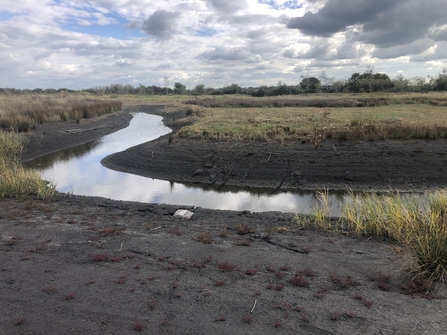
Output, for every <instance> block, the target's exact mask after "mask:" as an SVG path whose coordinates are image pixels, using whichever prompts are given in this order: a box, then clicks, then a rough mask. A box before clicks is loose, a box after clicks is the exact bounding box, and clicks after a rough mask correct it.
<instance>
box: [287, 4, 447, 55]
mask: <svg viewBox="0 0 447 335" xmlns="http://www.w3.org/2000/svg"><path fill="white" fill-rule="evenodd" d="M446 17H447V6H446V4H445V0H431V1H425V0H393V1H389V0H328V2H327V3H326V4H325V6H324V7H322V8H321V9H320V10H319V11H318V12H316V13H311V12H307V13H306V14H305V15H304V16H303V17H297V18H292V19H290V20H289V22H288V24H287V27H288V28H292V29H299V30H300V31H301V32H302V33H303V34H306V35H312V36H331V35H333V34H334V33H337V32H344V33H345V36H346V38H347V39H349V40H350V41H358V42H362V43H367V44H373V45H375V46H377V47H380V48H381V49H382V50H383V49H385V48H394V47H396V46H399V45H406V44H409V43H413V42H414V41H415V40H419V39H422V38H426V37H431V38H432V39H433V40H436V41H439V40H446V39H447V32H446V31H445V30H441V29H438V30H435V31H434V32H432V33H431V34H430V33H429V31H430V29H431V28H432V27H434V26H435V27H436V26H440V25H441V24H445V18H446ZM352 26H355V28H354V29H353V28H352ZM389 53H390V54H391V53H393V54H397V53H396V52H395V51H393V50H391V51H389ZM402 55H403V53H402Z"/></svg>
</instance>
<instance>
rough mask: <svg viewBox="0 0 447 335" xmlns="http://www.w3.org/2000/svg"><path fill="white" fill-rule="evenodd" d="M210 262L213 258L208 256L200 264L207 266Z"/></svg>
mask: <svg viewBox="0 0 447 335" xmlns="http://www.w3.org/2000/svg"><path fill="white" fill-rule="evenodd" d="M212 260H213V256H208V257H205V258H204V259H203V261H202V263H203V264H208V263H211V261H212Z"/></svg>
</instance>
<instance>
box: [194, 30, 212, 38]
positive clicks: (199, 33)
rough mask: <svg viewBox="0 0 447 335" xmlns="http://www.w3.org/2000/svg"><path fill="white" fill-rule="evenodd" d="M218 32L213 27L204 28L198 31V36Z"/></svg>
mask: <svg viewBox="0 0 447 335" xmlns="http://www.w3.org/2000/svg"><path fill="white" fill-rule="evenodd" d="M215 34H216V32H215V31H214V30H213V29H203V30H198V31H197V32H196V36H201V37H211V36H214V35H215Z"/></svg>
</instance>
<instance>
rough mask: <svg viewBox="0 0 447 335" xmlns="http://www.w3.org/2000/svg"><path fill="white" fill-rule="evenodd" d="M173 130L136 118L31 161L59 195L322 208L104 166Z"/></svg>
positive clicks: (296, 196) (258, 208) (292, 196)
mask: <svg viewBox="0 0 447 335" xmlns="http://www.w3.org/2000/svg"><path fill="white" fill-rule="evenodd" d="M170 131H171V130H170V129H169V128H167V127H166V126H164V125H163V123H162V118H161V117H160V116H156V115H150V114H145V113H135V114H133V119H132V120H131V122H130V125H129V127H127V128H125V129H122V130H119V131H117V132H115V133H112V134H110V135H107V136H104V137H103V138H101V139H100V140H98V141H94V142H91V143H87V144H84V145H82V146H78V147H74V148H71V149H67V150H62V151H60V152H57V153H54V154H50V155H47V156H44V157H40V158H38V159H35V160H33V161H32V162H31V164H30V165H31V166H32V167H34V168H35V169H37V170H38V171H39V172H40V174H41V176H42V177H43V178H44V179H46V180H50V181H51V182H53V183H54V184H56V189H57V190H58V191H59V192H63V193H68V192H72V193H73V194H77V195H87V196H99V197H104V198H109V199H113V200H125V201H137V202H143V203H160V204H171V205H178V206H179V207H181V206H182V205H183V206H198V207H203V208H210V209H224V210H235V211H242V210H248V211H252V212H265V211H281V212H295V213H302V214H309V213H312V212H313V209H312V208H313V207H314V206H316V205H317V204H318V200H317V198H316V194H315V192H281V191H279V192H276V193H273V190H270V189H265V190H256V191H250V190H247V189H242V188H239V189H238V188H234V187H231V188H223V189H219V190H217V189H210V188H209V187H200V186H198V185H196V184H193V185H186V184H182V183H173V182H169V181H165V180H158V179H151V178H145V177H140V176H137V175H132V174H128V173H122V172H117V171H113V170H110V169H107V168H105V167H104V166H102V165H101V163H100V161H101V159H102V158H104V157H106V156H108V155H110V154H112V153H116V152H120V151H123V150H125V149H127V148H130V147H133V146H135V145H138V144H140V143H144V142H147V141H151V140H154V139H156V138H158V137H160V136H163V135H166V134H168V133H169V132H170ZM342 199H343V195H342V194H339V193H337V194H335V193H334V194H330V204H331V206H330V207H331V213H330V214H331V215H335V216H339V215H340V206H339V203H340V202H341V201H342Z"/></svg>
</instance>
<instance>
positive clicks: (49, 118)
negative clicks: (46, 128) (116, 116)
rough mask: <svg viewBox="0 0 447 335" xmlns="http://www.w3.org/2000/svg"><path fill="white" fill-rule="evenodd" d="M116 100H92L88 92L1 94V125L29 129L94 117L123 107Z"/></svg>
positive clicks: (16, 128)
mask: <svg viewBox="0 0 447 335" xmlns="http://www.w3.org/2000/svg"><path fill="white" fill-rule="evenodd" d="M122 107H123V104H122V102H121V101H117V100H104V99H92V98H91V97H90V96H89V95H86V94H70V93H66V92H64V93H58V94H4V95H0V128H3V129H9V130H14V131H19V132H22V131H28V130H30V129H31V128H33V127H35V126H36V125H37V124H42V123H46V122H54V121H61V120H62V121H65V120H75V121H77V122H79V121H80V120H81V119H82V118H84V119H87V118H94V117H97V116H100V115H104V114H108V113H112V112H114V111H118V110H121V109H122Z"/></svg>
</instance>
